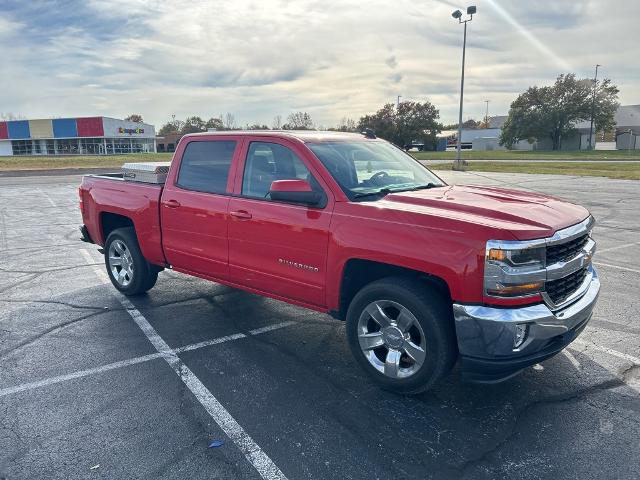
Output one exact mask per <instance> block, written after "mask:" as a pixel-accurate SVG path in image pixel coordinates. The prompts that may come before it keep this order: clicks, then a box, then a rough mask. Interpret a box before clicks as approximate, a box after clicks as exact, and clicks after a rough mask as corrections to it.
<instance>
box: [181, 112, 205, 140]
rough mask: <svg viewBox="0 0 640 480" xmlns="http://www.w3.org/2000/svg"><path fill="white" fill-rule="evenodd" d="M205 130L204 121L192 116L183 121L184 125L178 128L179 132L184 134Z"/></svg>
mask: <svg viewBox="0 0 640 480" xmlns="http://www.w3.org/2000/svg"><path fill="white" fill-rule="evenodd" d="M204 131H206V127H205V121H204V120H202V118H200V117H197V116H193V117H189V118H187V119H186V120H185V121H184V125H183V126H182V129H181V130H180V133H182V134H183V135H186V134H187V133H198V132H204Z"/></svg>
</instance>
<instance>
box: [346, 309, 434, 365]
mask: <svg viewBox="0 0 640 480" xmlns="http://www.w3.org/2000/svg"><path fill="white" fill-rule="evenodd" d="M358 341H359V343H360V349H361V350H362V353H363V354H364V356H365V357H366V358H367V360H368V361H369V363H370V364H371V365H372V366H373V367H374V368H375V369H376V370H378V371H379V372H380V373H383V374H384V375H385V376H387V377H390V378H407V377H410V376H411V375H413V374H414V373H416V372H417V371H418V370H420V367H422V365H423V364H424V361H425V358H426V345H427V344H426V340H425V336H424V331H423V330H422V327H421V326H420V323H418V320H417V319H416V317H415V316H414V315H413V314H412V313H411V312H410V311H409V310H408V309H407V308H406V307H403V306H402V305H400V304H399V303H397V302H393V301H391V300H376V301H375V302H372V303H370V304H369V305H367V307H366V308H365V309H364V310H363V311H362V314H361V315H360V318H359V319H358Z"/></svg>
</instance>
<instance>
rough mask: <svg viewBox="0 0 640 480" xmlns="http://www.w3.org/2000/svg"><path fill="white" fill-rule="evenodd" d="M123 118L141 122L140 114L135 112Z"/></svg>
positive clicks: (128, 120)
mask: <svg viewBox="0 0 640 480" xmlns="http://www.w3.org/2000/svg"><path fill="white" fill-rule="evenodd" d="M125 120H126V121H127V122H135V123H142V121H143V120H142V115H139V114H137V113H132V114H131V115H129V116H128V117H127V118H125Z"/></svg>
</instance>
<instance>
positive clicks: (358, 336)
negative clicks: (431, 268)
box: [347, 278, 457, 394]
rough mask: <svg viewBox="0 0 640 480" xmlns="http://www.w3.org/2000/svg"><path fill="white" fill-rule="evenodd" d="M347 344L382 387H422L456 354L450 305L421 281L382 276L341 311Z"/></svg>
mask: <svg viewBox="0 0 640 480" xmlns="http://www.w3.org/2000/svg"><path fill="white" fill-rule="evenodd" d="M347 336H348V341H349V347H350V348H351V352H352V353H353V355H354V357H355V359H356V361H357V362H358V363H359V364H360V366H361V367H362V368H363V369H364V370H365V371H366V372H367V373H368V374H369V375H370V376H371V377H372V379H373V380H374V381H375V382H376V383H377V384H378V385H380V386H381V387H382V388H385V389H387V390H392V391H395V392H398V393H404V394H413V393H419V392H422V391H424V390H426V389H428V388H429V387H431V386H432V385H433V384H435V383H436V382H437V381H438V380H440V379H441V378H442V377H444V376H445V375H446V374H447V373H448V372H449V371H450V370H451V368H452V367H453V364H454V363H455V361H456V358H457V348H456V340H455V331H454V327H453V318H452V314H451V307H450V306H449V304H448V302H447V301H445V299H444V298H443V297H442V295H441V294H439V293H438V292H435V291H430V290H429V286H428V285H427V284H422V283H418V282H416V281H413V280H411V279H406V278H387V279H382V280H378V281H376V282H373V283H371V284H369V285H367V286H365V287H364V288H363V289H362V290H361V291H360V292H358V294H357V295H356V296H355V297H354V299H353V301H352V302H351V305H350V306H349V310H348V312H347Z"/></svg>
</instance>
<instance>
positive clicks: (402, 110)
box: [358, 102, 441, 148]
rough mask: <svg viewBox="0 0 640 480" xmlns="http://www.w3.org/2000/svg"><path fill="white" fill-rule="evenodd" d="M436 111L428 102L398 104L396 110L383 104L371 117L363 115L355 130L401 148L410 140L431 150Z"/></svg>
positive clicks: (437, 128)
mask: <svg viewBox="0 0 640 480" xmlns="http://www.w3.org/2000/svg"><path fill="white" fill-rule="evenodd" d="M439 117H440V112H439V111H438V109H437V108H436V107H435V106H434V105H433V104H432V103H431V102H424V103H420V102H401V103H400V104H399V105H398V106H397V107H396V106H395V105H394V104H393V103H387V104H386V105H384V106H383V107H382V108H381V109H380V110H378V111H377V112H376V113H374V114H372V115H365V116H364V117H361V118H360V121H359V122H358V130H359V131H362V130H364V129H365V128H371V129H373V131H374V132H376V135H377V136H379V137H381V138H384V139H386V140H389V141H390V142H393V143H395V144H396V145H397V146H399V147H405V146H408V145H409V144H411V143H412V142H413V141H422V142H424V143H425V145H428V146H430V147H431V148H433V146H434V145H435V141H436V134H437V133H438V131H439V130H440V128H441V125H440V124H439V123H438V121H437V120H438V118H439Z"/></svg>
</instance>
